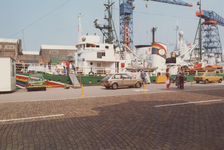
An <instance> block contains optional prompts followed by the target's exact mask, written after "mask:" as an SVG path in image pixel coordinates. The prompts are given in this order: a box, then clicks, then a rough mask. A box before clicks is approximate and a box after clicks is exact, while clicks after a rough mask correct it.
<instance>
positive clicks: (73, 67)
mask: <svg viewBox="0 0 224 150" xmlns="http://www.w3.org/2000/svg"><path fill="white" fill-rule="evenodd" d="M72 70H74V73H75V63H72Z"/></svg>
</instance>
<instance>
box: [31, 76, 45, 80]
mask: <svg viewBox="0 0 224 150" xmlns="http://www.w3.org/2000/svg"><path fill="white" fill-rule="evenodd" d="M30 81H43V77H42V76H39V75H33V76H30Z"/></svg>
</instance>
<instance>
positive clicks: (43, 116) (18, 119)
mask: <svg viewBox="0 0 224 150" xmlns="http://www.w3.org/2000/svg"><path fill="white" fill-rule="evenodd" d="M58 116H64V114H58V115H48V116H38V117H28V118H18V119H8V120H0V122H7V121H17V120H28V119H37V118H49V117H58Z"/></svg>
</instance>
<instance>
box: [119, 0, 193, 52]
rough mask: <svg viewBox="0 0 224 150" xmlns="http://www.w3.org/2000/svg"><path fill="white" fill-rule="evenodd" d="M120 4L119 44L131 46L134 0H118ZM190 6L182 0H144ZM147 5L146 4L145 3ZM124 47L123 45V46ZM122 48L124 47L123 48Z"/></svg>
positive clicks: (190, 5)
mask: <svg viewBox="0 0 224 150" xmlns="http://www.w3.org/2000/svg"><path fill="white" fill-rule="evenodd" d="M119 1H120V2H119V6H120V44H121V45H122V44H125V45H126V46H128V47H129V48H133V10H134V9H135V6H134V3H133V2H134V0H119ZM144 1H154V2H162V3H167V4H174V5H181V6H188V7H192V6H193V4H189V3H186V2H184V1H182V0H144ZM147 6H148V5H147ZM123 48H124V47H123ZM123 50H124V49H123Z"/></svg>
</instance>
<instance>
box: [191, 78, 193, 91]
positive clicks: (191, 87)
mask: <svg viewBox="0 0 224 150" xmlns="http://www.w3.org/2000/svg"><path fill="white" fill-rule="evenodd" d="M192 82H193V81H192V80H191V90H193V83H192Z"/></svg>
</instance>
